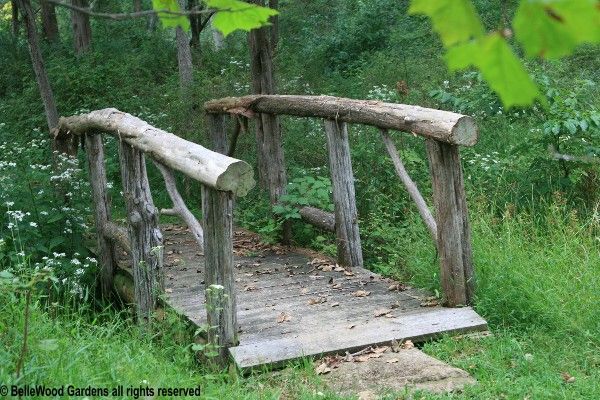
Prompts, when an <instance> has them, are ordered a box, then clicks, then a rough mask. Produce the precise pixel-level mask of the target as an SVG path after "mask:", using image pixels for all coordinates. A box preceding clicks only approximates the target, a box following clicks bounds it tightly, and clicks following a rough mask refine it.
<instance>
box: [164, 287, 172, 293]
mask: <svg viewBox="0 0 600 400" xmlns="http://www.w3.org/2000/svg"><path fill="white" fill-rule="evenodd" d="M165 293H173V289H171V288H167V289H165Z"/></svg>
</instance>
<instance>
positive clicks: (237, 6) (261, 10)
mask: <svg viewBox="0 0 600 400" xmlns="http://www.w3.org/2000/svg"><path fill="white" fill-rule="evenodd" d="M206 5H207V6H208V7H210V8H214V9H216V10H218V11H217V13H216V14H215V16H214V17H213V19H212V24H213V26H214V27H215V28H216V29H218V30H220V31H221V32H222V33H223V35H224V36H227V35H229V34H230V33H231V32H233V31H235V30H238V29H241V30H244V31H250V30H252V29H254V28H260V27H261V26H264V25H268V24H269V18H270V17H272V16H274V15H277V14H278V12H277V11H276V10H273V9H271V8H268V7H261V6H258V5H256V4H250V3H246V2H243V1H239V0H206Z"/></svg>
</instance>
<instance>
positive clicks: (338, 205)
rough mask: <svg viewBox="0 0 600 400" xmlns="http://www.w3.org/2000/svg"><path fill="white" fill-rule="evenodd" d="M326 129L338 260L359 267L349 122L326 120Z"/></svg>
mask: <svg viewBox="0 0 600 400" xmlns="http://www.w3.org/2000/svg"><path fill="white" fill-rule="evenodd" d="M325 133H326V134H327V148H328V150H329V173H330V174H331V184H332V189H333V204H334V207H335V234H336V238H337V250H338V252H337V254H338V263H339V264H341V265H344V266H347V267H349V268H360V267H362V265H363V256H362V248H361V245H360V234H359V232H358V211H357V209H356V196H355V193H354V175H353V174H352V161H351V159H350V143H349V141H348V126H347V125H346V123H345V122H340V121H334V120H325Z"/></svg>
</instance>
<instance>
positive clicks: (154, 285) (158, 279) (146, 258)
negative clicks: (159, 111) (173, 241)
mask: <svg viewBox="0 0 600 400" xmlns="http://www.w3.org/2000/svg"><path fill="white" fill-rule="evenodd" d="M119 154H120V160H121V177H122V181H123V196H124V197H125V205H126V207H127V220H128V229H129V242H130V244H131V258H132V260H133V266H132V270H133V282H134V291H135V301H136V307H137V310H136V311H137V318H138V322H141V323H146V322H148V321H149V320H150V316H151V314H152V312H153V311H154V309H155V308H156V301H157V297H158V295H159V294H160V293H162V292H163V277H162V264H163V258H162V243H163V241H162V234H161V232H160V229H159V227H158V214H159V213H158V209H157V208H156V207H155V206H154V202H153V201H152V195H151V193H150V185H149V183H148V175H147V173H146V161H145V159H144V153H142V152H141V151H140V150H137V149H135V148H134V147H132V146H130V145H129V144H127V143H126V142H120V143H119Z"/></svg>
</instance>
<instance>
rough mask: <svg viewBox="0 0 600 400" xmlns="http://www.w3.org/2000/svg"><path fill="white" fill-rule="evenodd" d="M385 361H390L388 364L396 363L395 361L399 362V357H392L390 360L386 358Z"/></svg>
mask: <svg viewBox="0 0 600 400" xmlns="http://www.w3.org/2000/svg"><path fill="white" fill-rule="evenodd" d="M385 362H386V363H388V364H394V363H397V362H398V359H397V358H390V359H389V360H386V361H385Z"/></svg>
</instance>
